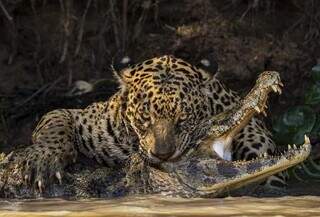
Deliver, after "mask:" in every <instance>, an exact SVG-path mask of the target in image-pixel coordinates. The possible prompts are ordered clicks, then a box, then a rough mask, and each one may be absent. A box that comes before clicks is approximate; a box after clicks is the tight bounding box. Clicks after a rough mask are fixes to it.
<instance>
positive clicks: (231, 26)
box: [0, 0, 320, 151]
mask: <svg viewBox="0 0 320 217" xmlns="http://www.w3.org/2000/svg"><path fill="white" fill-rule="evenodd" d="M0 6H1V8H0V151H7V150H9V149H11V148H12V147H14V146H16V145H26V144H29V143H30V135H31V132H32V129H33V128H34V126H35V123H36V121H38V120H39V118H40V117H41V116H42V115H43V114H44V113H46V112H48V111H50V110H53V109H55V108H76V107H85V106H86V105H88V104H89V103H91V102H93V101H97V100H104V99H107V98H108V96H110V94H112V93H113V92H114V91H115V90H116V84H115V83H114V81H113V78H112V71H111V65H114V66H115V68H121V66H120V65H119V60H120V59H121V58H122V57H123V56H125V55H128V56H130V57H131V59H133V62H139V61H142V60H145V59H148V58H152V57H154V56H158V55H163V54H173V55H175V56H177V57H180V58H183V59H185V60H187V61H190V62H191V63H193V64H197V63H199V61H200V60H201V59H202V58H208V59H210V60H211V61H212V62H216V63H218V65H219V69H220V72H219V74H218V75H217V76H218V77H219V78H220V79H221V80H223V81H224V82H225V84H226V85H227V86H228V87H230V88H232V89H234V90H236V91H238V92H240V93H242V94H244V93H246V91H247V90H249V89H250V87H252V86H253V84H254V81H255V79H256V78H257V75H258V74H259V73H261V72H262V71H263V70H277V71H279V72H280V74H281V78H282V80H283V83H284V84H285V87H284V89H283V94H282V95H281V96H273V97H272V98H271V102H270V106H269V107H270V108H269V110H268V114H269V116H268V119H267V122H268V123H269V126H270V125H271V124H272V123H271V121H270V120H271V119H270V117H271V118H272V117H275V116H276V115H277V114H280V113H281V112H283V111H285V110H286V109H287V108H288V107H290V106H294V105H299V104H303V103H304V101H303V99H304V94H305V91H306V89H307V88H308V87H309V86H310V84H311V82H312V77H311V76H312V75H311V68H312V67H313V66H315V65H317V64H320V55H319V54H320V46H319V45H320V40H319V39H320V1H317V0H305V1H301V0H282V1H278V0H254V1H252V0H247V1H245V0H216V1H205V0H180V1H169V0H144V1H143V0H140V1H138V0H87V1H85V0H60V1H59V0H24V1H23V0H0ZM101 79H103V80H102V81H103V82H100V83H99V81H101ZM77 80H85V81H89V82H91V83H94V84H97V83H99V87H97V88H96V89H95V90H94V91H93V92H91V93H88V94H84V95H81V96H76V97H66V93H68V91H70V90H71V89H72V87H73V83H74V82H75V81H77ZM312 109H314V112H315V113H317V112H318V106H313V108H312Z"/></svg>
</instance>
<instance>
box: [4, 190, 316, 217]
mask: <svg viewBox="0 0 320 217" xmlns="http://www.w3.org/2000/svg"><path fill="white" fill-rule="evenodd" d="M0 210H1V211H0V216H6V217H7V216H10V217H11V216H86V217H93V216H278V217H280V216H304V217H306V216H320V197H318V196H300V197H293V196H288V197H278V198H255V197H227V198H223V199H222V198H216V199H184V198H170V197H165V196H158V195H153V196H143V197H142V196H141V197H128V198H122V199H114V200H101V199H96V200H94V199H91V200H77V201H70V200H62V199H44V200H19V201H18V200H16V201H13V200H11V201H10V200H2V201H0Z"/></svg>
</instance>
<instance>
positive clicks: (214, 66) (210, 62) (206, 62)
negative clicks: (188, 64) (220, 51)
mask: <svg viewBox="0 0 320 217" xmlns="http://www.w3.org/2000/svg"><path fill="white" fill-rule="evenodd" d="M216 59H217V58H216V57H215V54H214V52H210V53H208V54H206V55H203V56H202V57H200V60H199V61H198V62H197V64H196V66H197V67H198V68H201V69H203V70H204V71H205V72H206V73H207V74H209V75H210V76H211V77H214V76H215V75H216V74H217V73H218V71H219V65H218V62H217V61H216Z"/></svg>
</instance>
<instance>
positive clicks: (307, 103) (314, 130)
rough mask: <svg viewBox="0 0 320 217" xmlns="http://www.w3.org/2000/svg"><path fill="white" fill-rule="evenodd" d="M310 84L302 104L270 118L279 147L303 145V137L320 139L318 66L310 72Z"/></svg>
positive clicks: (319, 67) (319, 79)
mask: <svg viewBox="0 0 320 217" xmlns="http://www.w3.org/2000/svg"><path fill="white" fill-rule="evenodd" d="M311 76H312V78H313V79H312V83H311V84H310V87H309V88H308V89H307V91H306V92H305V93H304V97H303V103H302V104H301V105H295V106H292V107H290V108H288V109H287V110H286V111H285V112H284V113H281V114H279V115H276V116H274V117H273V118H272V128H273V131H274V137H275V140H276V142H277V144H279V145H287V144H303V142H304V135H308V136H312V137H313V138H320V114H318V112H317V110H316V108H317V105H320V65H316V66H314V67H313V68H312V71H311Z"/></svg>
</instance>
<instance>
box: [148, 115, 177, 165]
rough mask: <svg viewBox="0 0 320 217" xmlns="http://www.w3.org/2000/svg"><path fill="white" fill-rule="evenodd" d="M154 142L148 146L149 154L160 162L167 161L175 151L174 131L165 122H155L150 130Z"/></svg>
mask: <svg viewBox="0 0 320 217" xmlns="http://www.w3.org/2000/svg"><path fill="white" fill-rule="evenodd" d="M152 132H153V133H152V134H153V137H154V140H153V141H154V142H153V144H151V146H150V154H152V155H153V157H157V158H159V159H160V160H167V159H169V158H170V157H171V156H172V155H173V154H174V153H175V151H176V144H175V142H176V140H175V130H174V127H173V124H171V122H170V121H167V120H160V121H158V122H156V123H155V124H154V126H153V129H152Z"/></svg>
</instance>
